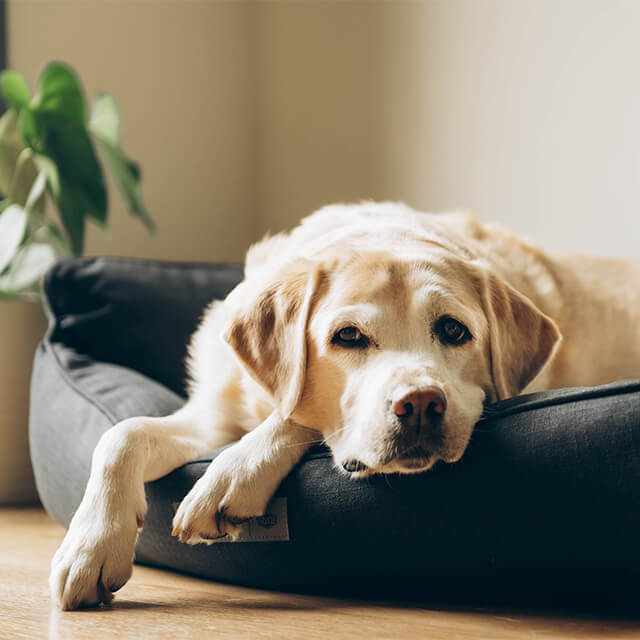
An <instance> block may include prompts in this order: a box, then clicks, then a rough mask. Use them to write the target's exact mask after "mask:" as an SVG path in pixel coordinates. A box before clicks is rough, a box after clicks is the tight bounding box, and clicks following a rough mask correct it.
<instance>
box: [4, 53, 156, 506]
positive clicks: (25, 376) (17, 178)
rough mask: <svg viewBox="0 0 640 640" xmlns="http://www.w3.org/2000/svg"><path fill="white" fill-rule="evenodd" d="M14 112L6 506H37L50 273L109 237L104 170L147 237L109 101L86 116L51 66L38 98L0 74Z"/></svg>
mask: <svg viewBox="0 0 640 640" xmlns="http://www.w3.org/2000/svg"><path fill="white" fill-rule="evenodd" d="M0 93H1V94H2V97H3V98H4V101H5V103H6V104H7V106H8V108H7V110H6V112H5V113H4V114H3V115H2V117H0V354H1V355H0V502H12V501H13V502H15V501H22V500H29V499H33V498H34V497H35V490H34V487H33V479H32V475H31V470H30V464H29V457H28V445H27V428H26V427H27V410H28V388H29V377H30V373H31V360H32V355H33V350H34V348H35V345H36V343H37V341H38V340H39V339H40V337H41V335H42V332H43V330H44V319H43V317H42V311H41V309H40V307H39V305H37V304H33V302H34V301H38V300H39V297H40V280H41V277H42V275H43V274H44V272H45V271H46V270H47V269H48V268H49V267H50V266H51V265H52V264H53V262H55V260H56V259H57V257H58V256H61V255H81V254H82V252H83V250H84V239H85V228H86V224H87V222H88V221H92V222H94V223H96V224H97V225H99V226H101V227H103V228H106V226H107V221H108V193H107V187H106V182H105V174H104V170H103V165H105V166H106V167H108V169H109V171H110V173H111V175H112V177H113V182H114V183H115V185H116V186H117V188H118V190H119V192H120V194H121V196H122V197H123V199H124V202H125V205H126V207H127V209H128V210H129V212H130V213H131V214H132V215H134V216H137V217H139V218H140V219H141V221H142V222H143V223H144V224H145V225H146V226H147V227H148V228H149V229H150V230H151V229H153V223H152V221H151V218H150V216H149V214H148V212H147V210H146V208H145V206H144V202H143V198H142V192H141V187H140V171H139V169H138V166H137V164H135V163H134V162H132V161H131V160H130V159H128V158H127V157H126V156H125V154H124V153H123V151H122V148H121V146H120V142H119V124H120V118H119V113H118V110H117V107H116V104H115V101H114V99H113V97H112V96H111V95H109V94H102V95H99V96H98V97H97V98H96V99H95V100H94V102H93V105H92V108H91V112H90V114H89V113H88V109H87V104H86V100H85V94H84V91H83V88H82V85H81V83H80V81H79V79H78V76H77V74H76V73H75V72H74V70H73V69H72V68H71V67H70V66H69V65H67V64H64V63H60V62H53V63H51V64H48V65H47V66H46V67H45V68H44V69H43V70H42V72H41V73H40V76H39V78H38V83H37V89H36V92H35V94H34V95H33V97H32V96H31V93H30V91H29V88H28V86H27V83H26V81H25V79H24V77H23V76H22V75H21V74H20V73H18V72H17V71H13V70H8V71H4V72H2V73H1V74H0Z"/></svg>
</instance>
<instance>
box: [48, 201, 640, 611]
mask: <svg viewBox="0 0 640 640" xmlns="http://www.w3.org/2000/svg"><path fill="white" fill-rule="evenodd" d="M639 326H640V261H634V260H624V259H615V260H614V259H603V258H586V257H579V256H569V255H566V256H565V255H562V256H561V255H558V256H556V255H551V254H548V253H545V252H543V251H542V250H540V249H538V248H536V247H534V246H532V245H531V244H529V243H527V242H525V241H523V240H521V239H520V238H518V237H516V236H515V235H513V234H511V233H510V232H508V231H506V230H504V229H502V228H501V227H499V226H496V225H492V224H488V225H483V224H480V223H479V222H477V221H476V220H475V219H474V218H473V216H471V215H470V214H467V213H450V214H437V215H436V214H426V213H418V212H415V211H413V210H411V209H409V208H408V207H406V206H404V205H401V204H395V203H381V204H376V203H362V204H359V205H333V206H329V207H325V208H324V209H322V210H320V211H319V212H317V213H315V214H313V215H311V216H309V217H308V218H306V219H304V220H303V221H302V223H301V224H300V225H299V226H298V227H296V228H295V229H294V230H293V231H291V232H289V233H281V234H278V235H275V236H271V237H267V238H265V239H264V240H263V241H262V242H260V243H258V244H257V245H255V246H253V247H252V248H251V249H250V250H249V252H248V254H247V259H246V271H245V279H244V280H243V282H241V283H240V284H239V285H238V286H237V287H236V288H235V289H234V290H233V291H232V292H231V293H230V294H229V295H228V297H227V298H226V299H225V300H224V301H217V302H214V303H213V304H212V305H211V306H210V307H209V308H208V309H207V310H206V312H205V314H204V316H203V319H202V322H201V324H200V326H199V328H198V330H197V331H196V333H195V334H194V336H193V338H192V341H191V344H190V347H189V355H188V371H189V376H190V385H189V399H188V401H187V402H186V404H185V405H184V407H183V408H181V409H180V410H178V411H177V412H176V413H174V414H173V415H170V416H167V417H163V418H149V417H139V418H130V419H127V420H124V421H123V422H120V423H119V424H117V425H116V426H114V427H113V428H111V429H110V430H109V431H107V432H106V433H105V434H104V435H103V436H102V438H101V439H100V441H99V443H98V445H97V446H96V449H95V451H94V454H93V458H92V465H91V474H90V478H89V481H88V484H87V488H86V491H85V494H84V498H83V499H82V502H81V504H80V506H79V507H78V509H77V511H76V513H75V515H74V517H73V519H72V520H71V523H70V526H69V530H68V532H67V534H66V537H65V538H64V540H63V542H62V545H61V546H60V548H59V549H58V551H57V552H56V554H55V556H54V558H53V560H52V563H51V575H50V590H51V595H52V598H53V600H54V601H55V603H56V604H57V605H58V606H59V607H60V608H62V609H73V608H75V607H78V606H81V605H82V606H84V605H95V604H98V603H101V602H105V603H108V602H110V601H111V599H112V598H113V592H114V591H116V590H117V589H119V588H120V587H122V586H123V585H124V584H125V582H126V581H127V580H128V579H129V577H130V575H131V571H132V563H133V559H134V548H135V543H136V537H137V534H138V531H139V529H140V528H141V527H142V524H143V520H144V516H145V512H146V509H147V505H146V501H145V493H144V483H145V482H149V481H152V480H155V479H157V478H160V477H161V476H164V475H165V474H167V473H169V472H170V471H172V470H173V469H175V468H177V467H179V466H181V465H182V464H185V463H186V462H188V461H190V460H192V459H194V458H196V457H199V456H201V455H203V454H206V453H208V452H210V451H212V450H213V449H216V448H218V447H221V446H223V445H226V444H229V443H235V444H233V445H232V446H230V447H228V448H226V449H224V450H223V451H222V453H220V455H218V457H217V458H215V460H214V461H213V462H212V463H211V465H210V466H209V467H208V469H207V470H206V472H205V473H204V475H203V476H202V477H201V478H200V479H199V480H198V481H197V482H196V483H195V485H194V486H193V488H192V489H191V491H190V492H189V493H188V494H187V496H186V497H185V498H184V500H183V501H182V503H181V504H180V505H179V507H178V509H177V512H176V514H175V517H174V519H173V532H172V533H173V535H174V536H177V537H178V538H179V539H180V541H182V542H185V543H187V544H197V543H200V542H204V543H209V544H210V543H211V542H212V541H213V540H215V539H216V538H218V537H220V536H223V535H229V536H231V537H233V536H234V535H236V534H237V533H238V531H239V527H241V526H242V522H243V521H245V520H246V519H248V518H250V517H253V516H258V515H261V514H262V513H263V512H264V510H265V507H266V505H267V503H268V501H269V499H270V498H271V496H272V495H273V493H274V491H275V490H276V488H277V487H278V485H279V484H280V482H281V481H282V479H283V478H284V477H285V476H286V474H287V473H288V472H289V471H290V470H291V469H292V467H293V466H294V465H295V464H296V463H297V462H298V461H299V460H300V458H301V457H302V456H303V455H304V453H305V452H306V451H307V449H308V448H309V447H310V445H311V444H312V443H316V442H320V441H322V442H324V443H326V444H327V445H328V446H329V448H330V449H331V451H332V454H333V459H334V461H335V466H336V467H337V469H338V470H339V472H341V473H345V474H348V475H349V476H351V477H352V478H354V479H357V478H362V477H366V476H368V475H370V474H387V473H418V472H423V471H425V470H427V469H429V468H431V467H432V466H433V465H434V464H435V463H436V462H438V461H444V462H445V463H453V462H456V461H457V460H459V459H460V458H461V457H462V455H463V453H464V451H465V448H466V446H467V443H468V441H469V438H470V436H471V432H472V430H473V427H474V425H475V424H476V422H477V421H478V420H479V418H480V417H481V415H482V413H483V407H484V405H485V404H486V403H488V402H494V401H497V400H500V399H503V398H508V397H511V396H514V395H517V394H519V393H522V392H523V391H527V392H531V391H539V390H543V389H551V388H556V387H564V386H591V385H599V384H603V383H607V382H610V381H613V380H617V379H623V378H635V377H640V339H639V337H640V331H639V329H638V327H639Z"/></svg>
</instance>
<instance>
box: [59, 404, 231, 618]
mask: <svg viewBox="0 0 640 640" xmlns="http://www.w3.org/2000/svg"><path fill="white" fill-rule="evenodd" d="M196 415H197V412H196V411H195V407H191V406H190V405H189V404H187V405H185V407H184V408H183V409H181V410H179V411H178V412H176V413H175V414H173V415H171V416H167V417H165V418H129V419H127V420H123V421H122V422H120V423H118V424H117V425H115V426H114V427H112V428H111V429H109V431H107V432H106V433H105V434H104V435H103V436H102V438H101V439H100V441H99V442H98V445H97V446H96V448H95V450H94V453H93V458H92V462H91V475H90V477H89V482H88V484H87V488H86V490H85V494H84V497H83V499H82V502H81V503H80V506H79V507H78V510H77V511H76V513H75V515H74V516H73V519H72V520H71V523H70V525H69V530H68V532H67V534H66V536H65V538H64V540H63V542H62V545H61V546H60V548H59V549H58V551H57V552H56V554H55V555H54V557H53V560H52V561H51V574H50V578H49V586H50V589H51V597H52V599H53V600H54V601H55V602H56V604H57V605H58V606H60V607H61V608H62V609H73V608H75V607H78V606H80V605H93V604H98V603H100V602H110V601H111V599H112V598H113V596H112V592H113V591H116V590H117V589H119V588H120V587H122V586H123V585H124V584H125V582H126V581H127V580H128V579H129V577H130V576H131V571H132V563H133V555H134V549H135V543H136V537H137V533H138V529H139V528H140V527H141V526H142V521H143V519H144V515H145V513H146V510H147V504H146V500H145V493H144V483H145V482H148V481H151V480H155V479H157V478H160V477H162V476H163V475H165V474H167V473H169V472H170V471H172V470H173V469H175V468H177V467H179V466H180V465H182V464H184V463H186V462H188V461H189V460H192V459H194V458H196V457H198V456H201V455H203V454H205V453H207V452H209V451H212V450H213V449H215V448H217V447H219V446H222V445H224V444H227V443H228V442H230V441H232V440H234V439H235V438H234V437H233V436H232V435H229V434H228V433H226V432H225V431H223V430H222V429H217V430H212V429H206V428H205V425H202V424H199V423H198V421H197V419H196ZM209 426H210V425H209Z"/></svg>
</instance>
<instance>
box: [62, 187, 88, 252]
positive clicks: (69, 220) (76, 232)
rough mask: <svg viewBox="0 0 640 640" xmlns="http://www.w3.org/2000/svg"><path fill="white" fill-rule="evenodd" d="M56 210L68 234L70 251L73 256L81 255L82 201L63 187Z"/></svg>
mask: <svg viewBox="0 0 640 640" xmlns="http://www.w3.org/2000/svg"><path fill="white" fill-rule="evenodd" d="M58 210H59V212H60V219H61V220H62V224H63V225H64V228H65V231H66V232H67V235H68V236H69V242H70V244H71V253H72V254H73V255H74V256H80V255H82V252H83V250H84V230H85V217H84V215H83V208H82V202H81V201H80V200H78V199H77V198H76V196H75V194H74V193H73V191H70V190H68V189H65V188H63V189H62V190H61V192H60V199H59V200H58Z"/></svg>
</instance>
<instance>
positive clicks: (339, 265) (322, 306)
mask: <svg viewBox="0 0 640 640" xmlns="http://www.w3.org/2000/svg"><path fill="white" fill-rule="evenodd" d="M224 338H225V340H226V341H227V342H228V343H229V344H230V346H231V347H232V348H233V350H234V351H235V353H236V355H237V356H238V358H239V360H240V362H241V363H242V364H243V366H244V367H245V369H246V370H247V372H248V373H249V374H250V375H251V376H252V377H253V378H254V379H255V380H256V381H257V382H258V383H259V384H260V385H261V386H262V387H263V388H264V389H266V390H267V391H268V392H269V393H270V394H271V396H272V397H273V399H274V401H275V403H276V405H277V406H278V407H279V409H280V412H281V413H282V415H283V417H291V418H292V419H293V420H294V421H296V422H298V423H299V424H302V425H305V426H307V427H311V428H313V429H316V430H317V431H319V432H321V433H322V434H323V436H324V439H325V441H326V443H327V444H328V445H329V446H330V447H331V449H332V452H333V456H334V458H335V461H336V464H337V465H338V466H339V467H340V468H341V469H344V470H345V471H347V472H349V473H350V474H352V475H354V476H364V475H367V474H371V473H414V472H418V471H423V470H425V469H428V468H429V467H431V466H432V465H433V464H434V463H435V462H436V461H437V460H444V461H446V462H454V461H456V460H458V459H459V458H460V457H461V456H462V454H463V452H464V450H465V448H466V446H467V443H468V441H469V438H470V435H471V432H472V429H473V427H474V425H475V423H476V422H477V421H478V419H479V418H480V416H481V414H482V410H483V403H484V402H485V401H486V400H490V401H493V400H496V399H500V398H505V397H509V396H512V395H516V394H518V393H519V392H520V391H521V390H522V389H524V387H525V386H526V385H527V384H528V383H529V382H530V381H531V380H532V379H533V378H534V377H535V376H536V375H537V374H538V372H539V371H540V369H541V368H542V367H543V366H544V364H545V363H546V362H547V360H548V359H549V358H550V356H551V355H552V353H553V351H554V348H555V346H556V345H557V343H558V341H559V339H560V334H559V331H558V328H557V327H556V325H555V324H554V322H553V321H552V320H550V319H549V318H548V317H546V316H545V315H544V314H542V313H541V312H540V311H539V310H538V309H537V308H536V307H535V306H534V304H533V303H532V302H531V301H530V300H529V299H527V298H525V297H524V296H523V295H521V294H520V293H518V292H517V291H516V290H515V289H513V288H512V287H511V286H509V285H508V284H507V283H506V282H505V281H504V280H502V279H501V278H499V277H498V276H497V275H496V274H495V273H493V272H492V271H491V270H489V269H488V268H486V267H484V266H482V264H480V263H478V262H474V261H470V260H465V259H462V258H460V257H457V256H455V255H453V254H452V253H450V252H448V251H446V250H444V249H442V248H439V247H436V248H434V249H433V250H431V251H429V253H428V256H427V257H425V256H424V255H422V254H421V255H420V256H419V257H416V258H415V259H413V258H404V257H403V258H399V257H397V256H393V255H391V254H390V253H386V252H380V251H377V252H352V253H351V254H350V255H349V256H347V257H342V258H340V259H337V258H335V256H334V257H333V258H332V259H331V260H329V258H326V259H319V260H315V259H314V260H313V261H311V260H306V259H300V260H298V261H296V262H295V263H294V264H291V265H289V266H288V267H287V268H285V269H283V270H281V271H280V273H279V274H278V275H277V277H275V278H273V279H272V280H271V281H269V282H268V283H266V284H265V285H264V286H261V288H260V291H259V292H258V293H257V294H256V295H255V296H254V297H253V299H252V301H251V302H250V303H248V304H246V305H245V306H244V307H242V308H240V309H238V310H237V311H236V312H235V315H234V317H233V319H232V321H231V323H230V325H229V326H228V328H227V330H226V332H225V335H224Z"/></svg>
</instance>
